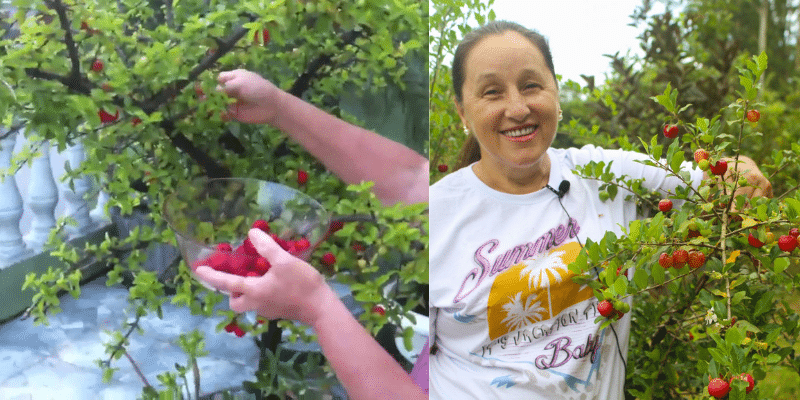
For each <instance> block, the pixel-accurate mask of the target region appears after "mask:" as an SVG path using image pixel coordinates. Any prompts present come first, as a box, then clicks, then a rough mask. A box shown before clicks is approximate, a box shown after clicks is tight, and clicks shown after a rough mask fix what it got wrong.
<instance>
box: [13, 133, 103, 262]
mask: <svg viewBox="0 0 800 400" xmlns="http://www.w3.org/2000/svg"><path fill="white" fill-rule="evenodd" d="M0 137H4V139H2V140H1V141H0V169H5V170H7V169H9V168H10V170H11V171H12V172H13V171H15V170H16V174H15V175H14V176H8V177H6V179H5V180H3V181H2V182H0V270H1V269H5V268H9V267H10V266H12V265H14V264H16V263H19V262H20V261H23V260H25V259H27V258H30V257H32V256H34V255H36V254H38V253H41V252H42V247H43V245H44V243H46V242H47V238H48V236H49V235H50V231H51V230H52V229H53V228H54V227H55V226H56V219H57V218H58V217H61V216H70V217H72V218H73V219H74V220H75V222H77V226H72V225H67V226H66V227H65V230H66V233H67V235H68V238H69V239H75V238H78V237H80V236H83V235H86V234H88V233H89V232H92V231H94V230H96V229H98V228H100V227H102V226H103V225H106V224H108V221H107V220H106V218H105V217H104V213H103V207H104V205H105V201H106V197H105V196H104V195H103V194H102V193H101V194H100V196H96V198H95V199H87V198H85V197H86V195H87V194H88V193H89V192H90V190H91V187H92V183H91V181H90V180H89V179H88V178H85V177H84V178H78V179H74V180H72V185H70V182H65V181H62V177H63V175H64V171H65V164H67V165H68V166H69V167H71V168H72V169H75V168H77V167H78V165H80V163H81V162H83V159H84V152H83V146H81V145H80V144H76V145H74V146H72V147H68V148H67V149H65V150H64V151H63V152H61V153H58V152H56V151H55V149H51V146H50V144H49V143H48V142H47V141H44V142H38V143H29V142H27V139H26V138H25V137H24V136H23V135H22V134H21V133H14V132H9V128H2V129H0ZM26 145H29V146H31V148H32V149H38V151H37V152H40V153H41V155H40V156H39V157H37V158H36V159H34V160H33V162H32V163H31V164H30V166H28V165H21V166H20V165H12V164H15V163H14V162H13V155H14V154H15V153H17V152H19V151H21V149H22V148H23V147H24V146H26ZM98 197H99V198H98ZM92 204H94V206H93V207H92Z"/></svg>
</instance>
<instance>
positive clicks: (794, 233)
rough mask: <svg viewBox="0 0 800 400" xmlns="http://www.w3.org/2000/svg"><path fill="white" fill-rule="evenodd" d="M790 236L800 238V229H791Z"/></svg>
mask: <svg viewBox="0 0 800 400" xmlns="http://www.w3.org/2000/svg"><path fill="white" fill-rule="evenodd" d="M789 235H791V236H794V237H798V236H800V229H797V228H792V229H789Z"/></svg>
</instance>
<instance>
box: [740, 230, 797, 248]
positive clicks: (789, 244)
mask: <svg viewBox="0 0 800 400" xmlns="http://www.w3.org/2000/svg"><path fill="white" fill-rule="evenodd" d="M774 236H775V235H774V234H772V233H771V232H767V243H770V242H772V240H774V239H773V238H774ZM747 243H749V244H750V246H753V247H756V248H761V247H763V246H764V245H765V244H766V243H765V242H762V241H760V240H758V238H756V237H755V236H753V234H752V233H750V234H749V235H748V236H747ZM798 247H800V229H798V228H792V229H789V233H788V234H786V235H781V236H780V237H779V238H778V248H780V249H781V250H783V251H785V252H787V253H791V252H793V251H794V250H795V249H796V248H798Z"/></svg>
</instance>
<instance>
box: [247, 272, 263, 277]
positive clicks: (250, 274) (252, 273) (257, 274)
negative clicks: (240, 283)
mask: <svg viewBox="0 0 800 400" xmlns="http://www.w3.org/2000/svg"><path fill="white" fill-rule="evenodd" d="M244 276H245V277H247V278H258V277H259V276H261V274H259V273H258V272H256V271H247V273H246V274H244Z"/></svg>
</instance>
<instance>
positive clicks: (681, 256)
mask: <svg viewBox="0 0 800 400" xmlns="http://www.w3.org/2000/svg"><path fill="white" fill-rule="evenodd" d="M687 261H689V252H688V251H686V250H683V249H678V250H675V251H673V252H672V262H673V263H674V264H673V265H674V266H675V268H683V266H684V265H686V262H687Z"/></svg>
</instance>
